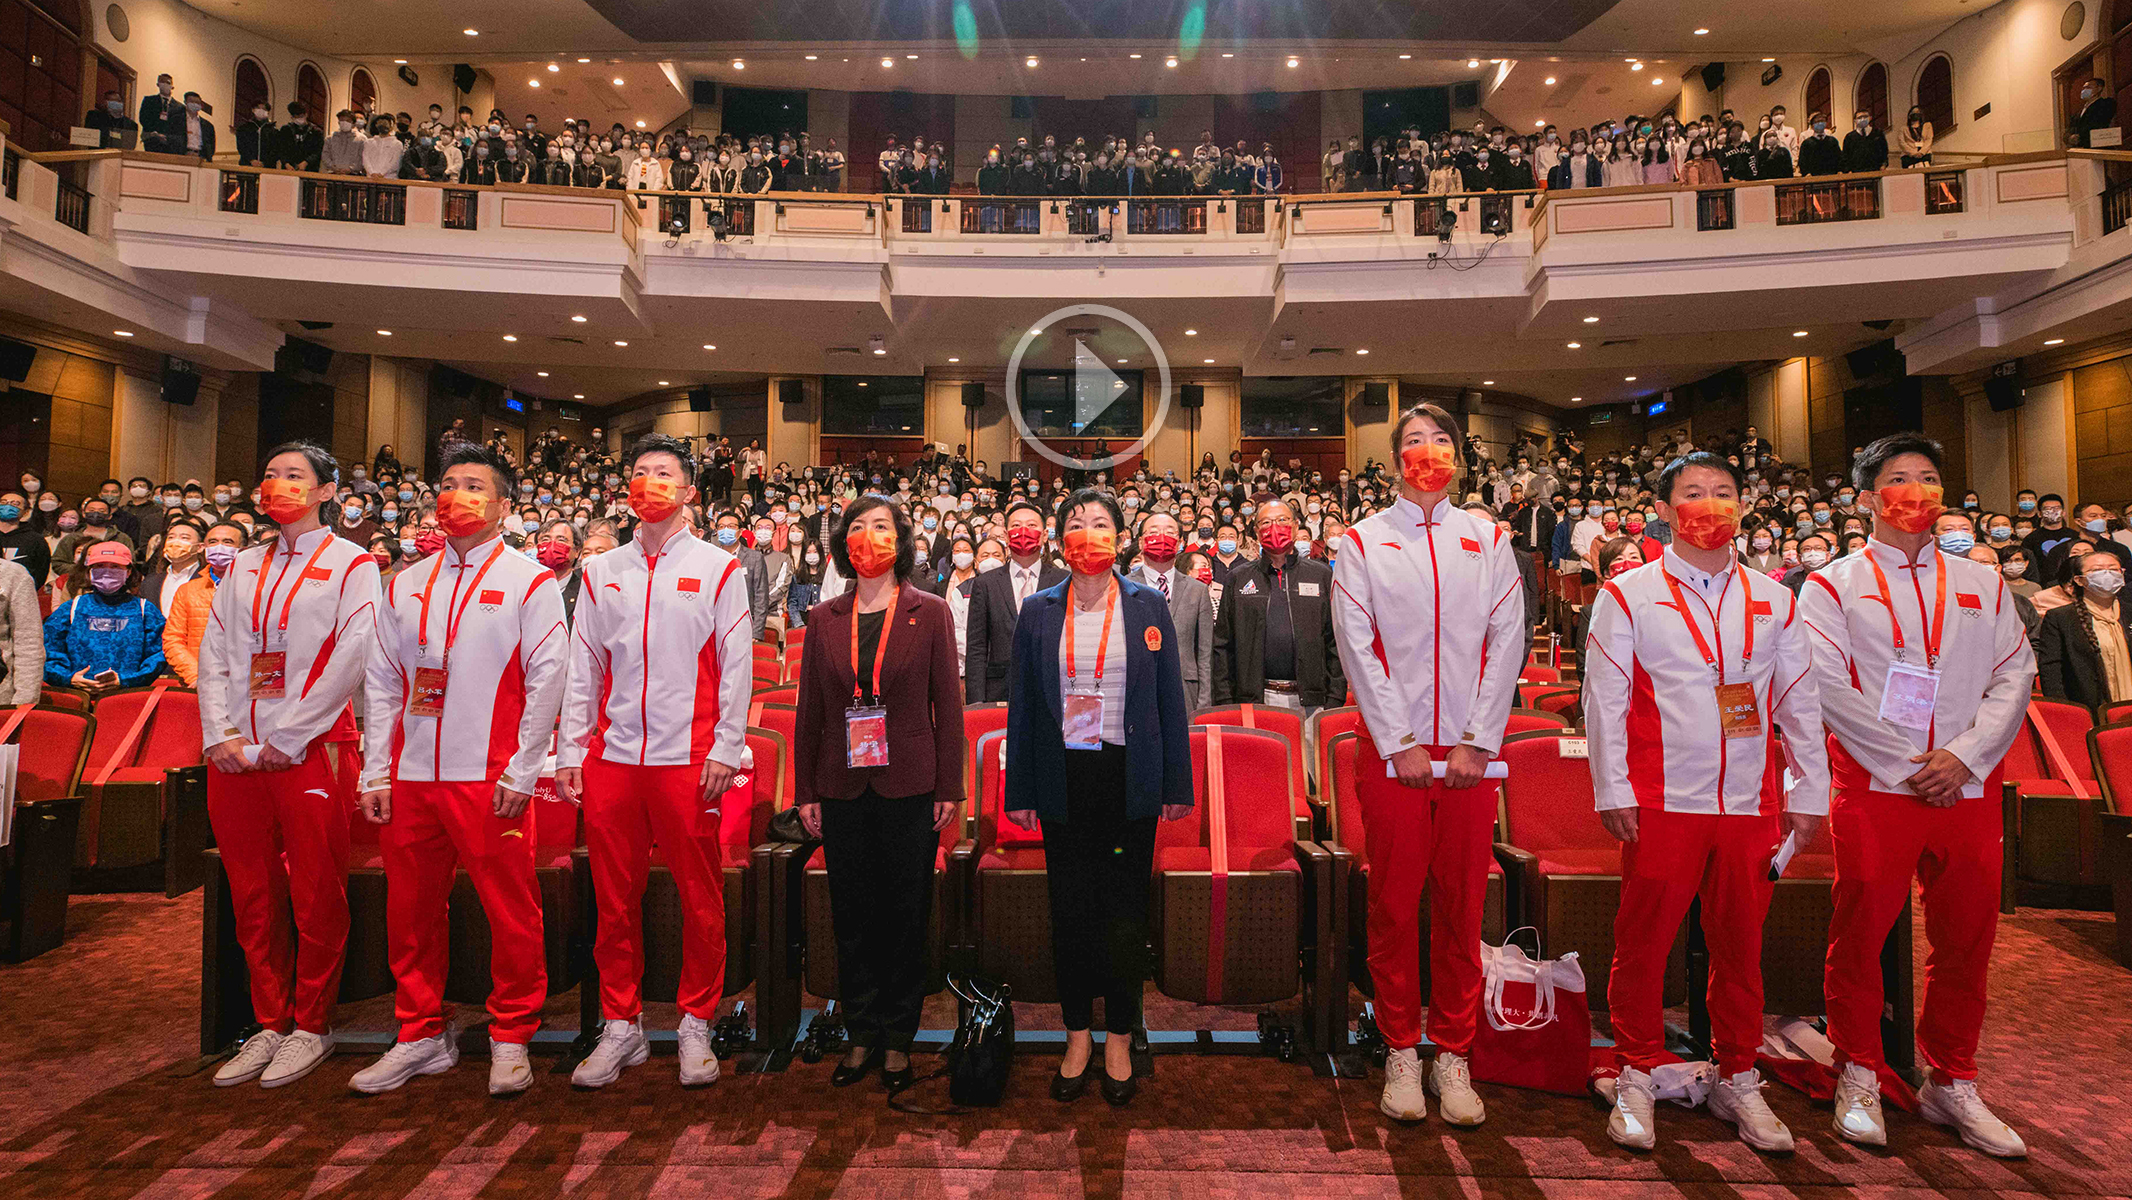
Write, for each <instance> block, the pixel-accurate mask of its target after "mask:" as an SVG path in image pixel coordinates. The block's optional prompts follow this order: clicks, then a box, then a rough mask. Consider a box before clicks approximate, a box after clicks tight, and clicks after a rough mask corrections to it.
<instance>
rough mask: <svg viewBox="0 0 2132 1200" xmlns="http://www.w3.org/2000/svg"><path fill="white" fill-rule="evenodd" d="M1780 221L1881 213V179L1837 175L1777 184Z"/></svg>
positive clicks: (1867, 216) (1810, 222)
mask: <svg viewBox="0 0 2132 1200" xmlns="http://www.w3.org/2000/svg"><path fill="white" fill-rule="evenodd" d="M1776 191H1777V224H1779V225H1821V224H1826V223H1829V222H1833V221H1872V220H1877V219H1879V217H1880V180H1879V179H1878V178H1873V179H1834V180H1829V181H1827V182H1813V183H1780V184H1778V185H1777V189H1776Z"/></svg>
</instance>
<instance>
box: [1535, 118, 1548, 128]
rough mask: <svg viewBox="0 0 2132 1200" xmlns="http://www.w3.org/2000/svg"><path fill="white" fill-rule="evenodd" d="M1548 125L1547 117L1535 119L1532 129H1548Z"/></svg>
mask: <svg viewBox="0 0 2132 1200" xmlns="http://www.w3.org/2000/svg"><path fill="white" fill-rule="evenodd" d="M1546 125H1547V118H1546V117H1537V118H1535V119H1534V120H1533V123H1532V127H1533V128H1534V129H1543V128H1545V127H1546Z"/></svg>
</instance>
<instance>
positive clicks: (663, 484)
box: [629, 475, 681, 525]
mask: <svg viewBox="0 0 2132 1200" xmlns="http://www.w3.org/2000/svg"><path fill="white" fill-rule="evenodd" d="M629 509H630V511H631V512H634V513H635V514H637V519H638V520H639V521H643V522H644V523H646V524H648V525H657V524H658V523H659V522H661V521H664V520H665V519H667V518H668V517H671V516H673V515H674V514H675V513H677V512H679V511H681V487H680V485H679V484H677V483H675V482H674V481H673V480H671V479H654V478H652V477H651V476H649V475H639V476H637V477H636V478H635V479H632V480H630V481H629Z"/></svg>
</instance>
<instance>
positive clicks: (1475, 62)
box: [1466, 58, 1481, 71]
mask: <svg viewBox="0 0 2132 1200" xmlns="http://www.w3.org/2000/svg"><path fill="white" fill-rule="evenodd" d="M1480 65H1481V60H1480V59H1477V58H1469V59H1467V60H1466V69H1467V70H1469V71H1470V70H1472V69H1473V68H1475V67H1477V66H1480Z"/></svg>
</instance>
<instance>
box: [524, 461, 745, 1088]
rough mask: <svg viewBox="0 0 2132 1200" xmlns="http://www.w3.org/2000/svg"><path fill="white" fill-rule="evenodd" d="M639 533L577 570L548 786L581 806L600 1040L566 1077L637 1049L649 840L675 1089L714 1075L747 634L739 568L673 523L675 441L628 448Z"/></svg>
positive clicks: (610, 1066)
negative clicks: (666, 966) (676, 1057)
mask: <svg viewBox="0 0 2132 1200" xmlns="http://www.w3.org/2000/svg"><path fill="white" fill-rule="evenodd" d="M628 461H629V464H630V471H629V473H630V480H629V504H630V507H631V508H632V509H633V510H635V512H636V515H637V520H638V521H639V522H640V523H639V524H638V526H637V531H636V535H635V537H634V538H632V539H631V542H630V544H629V545H627V546H622V547H619V548H617V549H614V550H610V551H608V552H607V553H605V554H602V555H600V556H599V557H597V558H595V559H593V560H592V561H590V562H588V563H586V564H585V568H584V571H585V574H584V582H583V584H582V585H581V587H580V589H579V593H578V604H577V623H576V626H575V628H574V629H573V631H572V632H573V636H572V641H571V652H570V682H569V686H568V687H567V689H566V690H565V692H564V698H563V711H562V728H561V735H560V737H559V738H558V741H557V745H556V756H555V762H556V771H555V786H556V791H557V792H558V793H560V794H561V795H562V796H563V798H564V799H567V800H573V801H577V802H579V803H581V804H583V806H584V809H585V845H586V847H587V849H589V850H590V851H591V865H592V885H593V890H594V893H595V897H596V899H597V903H598V905H599V933H598V936H597V938H596V940H595V941H594V944H593V950H592V954H593V960H594V962H596V963H597V964H598V966H599V972H600V984H599V986H600V1012H601V1016H602V1018H603V1020H602V1023H601V1027H600V1039H599V1044H598V1045H596V1046H595V1047H593V1050H592V1053H591V1054H590V1055H589V1056H587V1057H586V1059H585V1061H584V1062H582V1063H579V1064H578V1067H577V1070H576V1071H575V1072H574V1073H573V1074H572V1075H571V1077H570V1081H571V1082H572V1083H574V1084H576V1085H577V1086H579V1087H604V1086H605V1085H607V1084H609V1083H612V1082H613V1081H614V1080H615V1079H616V1078H618V1077H619V1076H620V1075H621V1072H622V1069H623V1068H624V1067H633V1066H637V1065H639V1064H641V1063H642V1062H643V1061H644V1060H645V1058H646V1056H647V1055H648V1054H649V1053H650V1048H649V1046H648V1045H647V1043H646V1042H645V1040H644V1025H643V1012H644V1002H643V989H642V982H643V975H644V951H643V946H644V939H643V924H644V920H643V912H644V908H643V905H644V882H645V875H646V872H647V871H648V870H649V869H650V865H651V848H652V843H654V842H657V843H658V846H659V852H660V854H661V856H662V857H663V858H664V859H665V861H666V865H667V867H668V868H669V869H671V870H672V871H673V875H674V886H675V888H676V889H677V890H678V891H679V892H680V896H681V907H682V914H683V922H682V934H681V956H682V962H681V984H680V992H679V996H678V1000H679V1003H680V1006H681V1014H682V1015H681V1026H680V1058H681V1082H682V1083H683V1084H704V1083H710V1082H712V1081H713V1080H715V1079H717V1078H718V1058H717V1056H716V1055H715V1054H713V1053H712V1052H711V1029H710V1020H711V1018H713V1017H715V1016H717V1015H718V1005H719V1001H720V1000H721V998H722V997H723V996H724V991H725V892H724V886H725V883H724V877H723V875H722V873H721V868H720V865H719V849H718V847H719V822H720V816H719V810H720V806H721V802H722V800H723V797H724V795H725V791H726V787H727V786H728V784H730V783H731V782H732V781H733V777H734V773H735V771H736V770H737V769H738V768H740V767H742V766H744V765H746V762H747V760H746V757H745V755H746V750H747V742H746V733H747V724H748V719H747V718H748V697H749V694H750V693H751V692H752V691H753V689H754V678H755V676H754V664H753V654H754V652H753V650H752V649H751V648H750V647H751V644H752V640H753V630H754V626H753V623H752V617H751V614H750V612H749V608H748V579H747V572H746V570H745V569H744V568H743V567H742V566H741V562H740V560H739V559H738V558H736V557H734V556H733V555H731V554H728V553H726V552H725V551H724V550H721V549H719V548H718V547H717V546H714V545H712V544H710V543H709V542H705V541H701V540H699V539H698V538H697V537H696V536H695V535H694V534H692V533H690V532H688V530H687V529H686V528H685V527H684V523H685V522H686V520H687V514H686V511H685V509H684V505H687V504H689V503H692V502H694V501H695V499H696V488H695V487H694V485H692V484H691V483H690V482H689V480H690V478H691V477H692V476H693V474H694V470H693V468H692V466H691V464H690V462H689V455H688V446H687V444H686V443H684V442H682V441H680V440H678V439H676V438H671V437H667V436H664V435H661V434H650V435H647V436H645V437H644V438H642V439H641V440H639V441H638V442H637V444H636V445H635V446H634V447H633V448H632V449H631V450H630V453H629V458H628Z"/></svg>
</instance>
